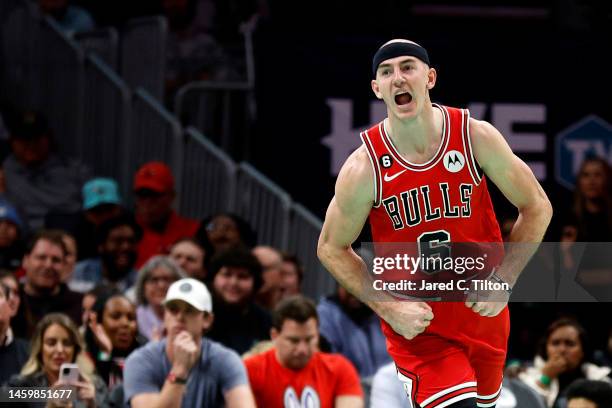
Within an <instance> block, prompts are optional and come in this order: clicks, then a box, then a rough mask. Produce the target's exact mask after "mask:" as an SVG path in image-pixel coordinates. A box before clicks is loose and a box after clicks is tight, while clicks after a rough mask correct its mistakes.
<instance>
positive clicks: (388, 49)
mask: <svg viewBox="0 0 612 408" xmlns="http://www.w3.org/2000/svg"><path fill="white" fill-rule="evenodd" d="M402 55H406V56H411V57H416V58H418V59H420V60H421V61H423V62H424V63H426V64H427V65H429V55H428V54H427V50H426V49H425V48H423V47H421V46H420V45H418V44H414V43H407V42H403V41H402V42H393V43H389V44H387V45H383V46H382V47H381V48H379V49H378V51H376V54H374V58H372V75H373V76H374V77H376V70H377V69H378V66H379V65H380V63H381V62H383V61H385V60H388V59H391V58H395V57H400V56H402Z"/></svg>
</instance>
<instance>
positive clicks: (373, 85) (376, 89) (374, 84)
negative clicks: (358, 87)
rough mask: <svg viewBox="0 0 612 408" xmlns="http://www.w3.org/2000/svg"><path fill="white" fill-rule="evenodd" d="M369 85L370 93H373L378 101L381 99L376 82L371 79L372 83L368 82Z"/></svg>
mask: <svg viewBox="0 0 612 408" xmlns="http://www.w3.org/2000/svg"><path fill="white" fill-rule="evenodd" d="M370 85H371V86H372V91H373V92H374V95H376V97H377V98H378V99H382V94H381V93H380V87H379V86H378V82H376V80H375V79H373V80H372V82H370Z"/></svg>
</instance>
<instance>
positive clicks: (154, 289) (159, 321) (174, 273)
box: [127, 255, 187, 340]
mask: <svg viewBox="0 0 612 408" xmlns="http://www.w3.org/2000/svg"><path fill="white" fill-rule="evenodd" d="M186 277H187V275H186V273H185V271H183V270H182V269H181V267H180V266H178V264H177V263H176V262H175V261H174V260H173V259H171V258H170V257H168V256H164V255H157V256H154V257H153V258H151V259H149V261H148V262H147V263H146V264H145V265H144V266H143V267H142V268H141V269H140V271H139V272H138V280H137V281H136V286H135V297H136V304H137V305H138V307H137V308H136V320H137V322H138V332H139V333H140V334H141V335H142V336H144V337H146V338H147V339H148V340H159V339H160V338H161V337H162V334H163V321H164V305H163V303H164V299H165V298H166V293H168V289H169V288H170V285H171V284H172V283H174V282H176V281H177V280H179V279H182V278H186ZM127 296H128V298H131V297H132V294H131V293H130V291H128V293H127Z"/></svg>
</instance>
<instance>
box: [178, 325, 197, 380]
mask: <svg viewBox="0 0 612 408" xmlns="http://www.w3.org/2000/svg"><path fill="white" fill-rule="evenodd" d="M173 347H174V350H173V351H174V362H173V372H174V373H175V374H177V375H178V374H179V373H180V374H181V375H185V376H186V375H187V374H189V370H191V367H193V365H194V364H195V362H196V360H197V358H198V346H197V344H196V342H195V341H194V340H193V338H192V337H191V335H190V334H189V333H187V332H186V331H182V332H180V333H179V334H178V335H177V336H176V337H175V338H174V345H173ZM174 369H176V371H175V370H174ZM177 371H178V372H177Z"/></svg>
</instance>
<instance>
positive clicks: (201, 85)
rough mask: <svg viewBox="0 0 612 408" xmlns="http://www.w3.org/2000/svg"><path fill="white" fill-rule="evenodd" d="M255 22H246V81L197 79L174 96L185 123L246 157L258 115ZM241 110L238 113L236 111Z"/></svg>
mask: <svg viewBox="0 0 612 408" xmlns="http://www.w3.org/2000/svg"><path fill="white" fill-rule="evenodd" d="M255 24H256V22H255V21H251V22H248V23H245V24H243V25H242V26H241V27H240V31H241V33H242V35H243V42H244V62H245V80H243V81H194V82H190V83H188V84H185V85H183V86H182V87H181V88H180V89H179V90H178V91H177V93H176V96H175V98H174V113H175V115H176V116H177V117H178V118H179V119H180V120H181V123H183V124H185V126H194V127H196V128H197V129H199V130H200V131H201V132H203V133H204V134H206V135H212V136H213V139H212V140H213V141H214V142H215V143H217V144H218V145H219V146H221V148H222V149H223V150H225V151H226V152H231V153H233V154H234V155H235V156H238V157H240V158H241V159H242V160H246V161H248V160H249V158H250V150H251V149H250V148H251V146H250V139H251V138H250V131H251V124H252V123H253V121H254V120H255V116H256V114H257V105H256V102H255V94H254V89H255V61H254V60H255V58H254V53H253V31H254V30H255ZM238 111H241V113H239V114H236V112H238Z"/></svg>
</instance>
